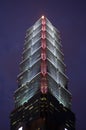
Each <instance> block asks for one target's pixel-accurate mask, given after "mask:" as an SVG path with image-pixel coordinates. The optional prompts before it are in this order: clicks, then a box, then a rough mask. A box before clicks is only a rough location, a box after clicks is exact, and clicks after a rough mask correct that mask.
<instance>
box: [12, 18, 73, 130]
mask: <svg viewBox="0 0 86 130" xmlns="http://www.w3.org/2000/svg"><path fill="white" fill-rule="evenodd" d="M65 68H66V66H65V64H64V55H63V53H62V45H61V38H60V32H59V31H58V29H56V28H55V27H54V26H53V25H52V23H51V22H50V21H49V20H48V19H47V18H46V17H45V16H42V17H41V18H40V19H39V20H38V21H37V22H36V23H35V24H34V25H33V26H32V27H30V28H29V29H27V32H26V36H25V43H24V50H23V53H22V61H21V63H20V74H19V75H18V76H17V81H18V89H17V90H16V91H15V94H14V98H15V109H14V110H13V112H12V113H11V116H10V118H11V130H75V116H74V113H73V112H72V111H71V97H72V96H71V93H70V92H69V90H68V87H67V86H68V77H67V76H66V75H65Z"/></svg>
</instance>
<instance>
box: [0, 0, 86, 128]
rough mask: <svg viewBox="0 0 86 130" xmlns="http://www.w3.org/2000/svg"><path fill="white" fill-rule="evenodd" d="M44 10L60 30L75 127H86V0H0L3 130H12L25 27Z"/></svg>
mask: <svg viewBox="0 0 86 130" xmlns="http://www.w3.org/2000/svg"><path fill="white" fill-rule="evenodd" d="M42 14H44V15H45V16H46V17H47V18H48V19H49V20H50V21H51V22H52V24H53V25H55V26H56V27H57V28H58V29H59V31H60V32H61V37H62V45H63V52H64V58H65V64H66V65H67V75H68V77H69V90H70V91H71V93H72V95H73V101H72V110H73V112H74V113H75V114H76V130H86V125H85V122H86V101H85V99H86V1H85V0H0V130H10V119H9V115H10V112H11V111H12V110H13V109H14V100H13V93H14V90H16V88H17V83H16V77H17V75H18V74H19V63H20V61H21V54H22V50H23V44H24V37H25V33H26V29H27V28H29V27H30V26H32V25H33V24H34V23H35V22H36V20H38V19H39V18H40V17H41V15H42Z"/></svg>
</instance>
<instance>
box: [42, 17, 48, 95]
mask: <svg viewBox="0 0 86 130" xmlns="http://www.w3.org/2000/svg"><path fill="white" fill-rule="evenodd" d="M45 31H46V19H45V18H43V19H42V33H41V38H42V40H41V92H42V93H43V94H45V93H47V76H46V74H47V64H46V32H45Z"/></svg>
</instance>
